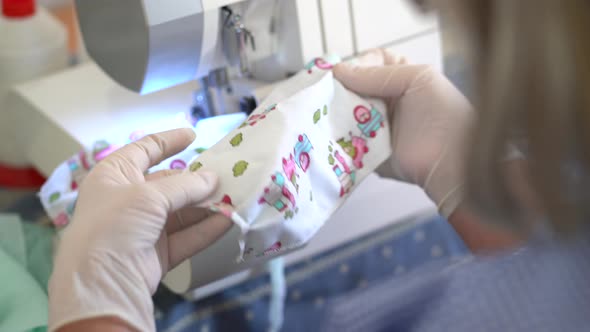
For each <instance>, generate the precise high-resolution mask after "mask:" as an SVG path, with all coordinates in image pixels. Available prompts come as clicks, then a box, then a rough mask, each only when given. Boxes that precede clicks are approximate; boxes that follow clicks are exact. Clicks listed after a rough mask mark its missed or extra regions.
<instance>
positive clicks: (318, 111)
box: [313, 110, 322, 124]
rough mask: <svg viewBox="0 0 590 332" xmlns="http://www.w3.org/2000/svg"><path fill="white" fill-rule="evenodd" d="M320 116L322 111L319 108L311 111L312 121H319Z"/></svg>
mask: <svg viewBox="0 0 590 332" xmlns="http://www.w3.org/2000/svg"><path fill="white" fill-rule="evenodd" d="M321 117H322V113H321V112H320V110H317V111H315V113H313V123H314V124H315V123H318V121H320V118H321Z"/></svg>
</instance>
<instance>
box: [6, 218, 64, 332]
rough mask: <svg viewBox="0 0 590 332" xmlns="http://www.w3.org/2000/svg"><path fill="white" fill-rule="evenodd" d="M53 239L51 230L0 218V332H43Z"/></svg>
mask: <svg viewBox="0 0 590 332" xmlns="http://www.w3.org/2000/svg"><path fill="white" fill-rule="evenodd" d="M53 235H54V232H53V230H52V229H51V228H48V227H43V226H38V225H33V224H27V223H23V222H21V220H20V218H18V217H17V216H15V215H6V214H0V266H1V272H2V283H1V284H0V331H15V332H18V331H32V332H42V331H46V330H47V327H46V325H47V282H48V280H49V276H50V274H51V268H52V251H53V248H52V244H53Z"/></svg>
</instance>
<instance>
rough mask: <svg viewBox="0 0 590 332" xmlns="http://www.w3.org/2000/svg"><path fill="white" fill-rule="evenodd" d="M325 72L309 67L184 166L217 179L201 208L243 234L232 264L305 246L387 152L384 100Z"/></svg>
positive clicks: (319, 65)
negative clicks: (227, 219)
mask: <svg viewBox="0 0 590 332" xmlns="http://www.w3.org/2000/svg"><path fill="white" fill-rule="evenodd" d="M330 69H331V65H330V64H328V63H327V62H325V61H323V60H322V59H317V60H315V61H313V62H312V63H310V64H309V65H308V66H306V70H304V71H302V72H300V73H298V74H297V75H296V76H294V77H292V78H290V79H289V80H287V81H285V82H284V83H282V84H280V85H279V86H278V87H277V88H276V89H275V90H274V92H273V93H271V95H270V96H269V97H268V98H267V99H266V100H265V101H264V102H263V103H262V104H261V105H260V106H259V107H258V108H257V109H256V110H255V111H254V112H253V114H252V115H250V117H249V118H248V119H247V120H246V122H245V123H244V124H243V125H242V126H240V127H239V128H237V129H235V130H233V131H232V132H231V133H230V134H229V135H227V136H226V137H225V138H224V139H222V140H221V141H220V142H218V143H217V144H216V145H214V146H213V147H212V148H210V149H208V150H207V151H205V152H204V153H203V154H201V155H200V156H198V157H197V158H196V159H195V160H193V161H192V162H191V163H190V165H189V171H195V170H199V169H200V170H210V171H214V172H216V173H217V174H219V177H220V186H219V189H218V191H217V192H216V194H215V195H214V196H213V199H212V201H211V202H210V203H208V204H207V205H205V206H207V207H209V208H211V209H213V210H214V211H219V212H222V213H224V214H225V215H227V216H228V217H230V218H231V219H232V220H233V221H234V222H235V224H236V225H237V226H238V227H239V228H240V229H241V237H240V240H239V244H240V251H241V252H240V257H238V260H244V261H258V260H260V261H266V260H268V258H270V257H272V256H277V255H279V254H281V253H285V252H288V251H291V250H294V249H297V248H299V247H301V246H303V245H305V244H306V243H307V242H308V241H309V240H310V238H311V237H312V236H313V235H314V234H316V232H317V231H318V230H319V229H320V227H321V226H322V225H323V224H324V222H325V221H326V220H328V219H329V217H330V216H331V215H332V214H333V213H334V212H335V211H336V209H338V208H339V207H340V206H341V205H342V204H343V203H344V202H345V200H346V198H347V196H348V194H349V193H350V192H351V191H352V190H354V187H355V186H356V185H357V184H358V183H360V182H361V181H362V180H363V179H364V178H365V177H366V176H367V175H368V174H370V173H371V172H372V171H374V170H375V169H376V168H377V167H378V166H379V165H380V164H381V163H382V162H383V161H385V160H386V159H387V158H388V157H389V155H390V154H391V149H390V133H389V125H388V121H387V119H386V118H385V112H384V109H385V107H384V105H383V103H382V102H381V101H377V100H371V101H368V100H365V99H362V98H360V97H359V96H357V95H355V94H354V93H352V92H350V91H348V90H346V89H345V88H344V87H343V86H342V85H341V84H340V83H339V82H338V81H336V80H334V78H333V76H332V72H331V70H330ZM359 222H361V221H359Z"/></svg>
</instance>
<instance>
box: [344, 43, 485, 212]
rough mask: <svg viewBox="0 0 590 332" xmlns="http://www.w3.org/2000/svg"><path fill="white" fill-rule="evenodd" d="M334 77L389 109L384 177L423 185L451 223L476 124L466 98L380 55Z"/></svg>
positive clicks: (433, 76)
mask: <svg viewBox="0 0 590 332" xmlns="http://www.w3.org/2000/svg"><path fill="white" fill-rule="evenodd" d="M334 76H335V78H336V79H338V80H339V81H340V82H341V83H342V84H343V85H344V86H345V87H347V88H348V89H350V90H352V91H354V92H356V93H358V94H361V95H366V96H371V97H379V98H383V99H385V101H386V103H387V105H388V118H389V119H390V121H391V131H392V132H391V137H392V141H391V148H392V158H391V159H390V167H387V168H386V169H385V172H381V173H380V175H382V176H383V175H385V176H390V177H393V178H395V179H398V180H402V181H405V182H409V183H412V184H416V185H419V186H420V187H422V188H423V189H424V190H425V192H426V194H427V195H428V196H429V197H430V198H431V199H432V200H433V201H434V202H435V203H436V204H437V206H438V208H439V211H440V213H441V214H442V215H443V216H445V217H448V216H449V215H450V214H451V213H452V212H453V211H454V210H455V209H456V207H457V206H458V205H459V203H460V202H461V201H462V190H461V189H462V184H463V180H464V178H463V177H464V176H463V173H464V167H463V163H464V158H465V153H466V151H465V150H466V144H465V143H466V135H467V134H468V131H469V129H470V127H471V124H472V123H473V119H474V112H473V111H472V107H471V105H470V104H469V102H468V101H467V99H466V98H465V97H464V96H463V94H461V92H459V90H457V88H455V86H453V84H452V83H451V82H450V81H449V80H448V79H447V78H445V76H444V75H443V74H442V73H440V72H438V71H436V70H435V69H433V68H431V67H430V66H426V65H409V64H406V61H405V59H403V58H401V57H396V56H395V55H394V54H392V53H390V52H388V51H385V50H380V49H378V50H373V51H370V52H368V53H367V54H365V55H364V56H362V57H361V58H359V59H358V60H357V64H351V63H341V64H338V65H336V66H335V68H334Z"/></svg>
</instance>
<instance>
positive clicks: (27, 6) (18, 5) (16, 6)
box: [2, 0, 36, 18]
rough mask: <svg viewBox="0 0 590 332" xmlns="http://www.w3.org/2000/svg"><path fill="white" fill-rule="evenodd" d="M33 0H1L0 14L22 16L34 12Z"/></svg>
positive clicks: (14, 16)
mask: <svg viewBox="0 0 590 332" xmlns="http://www.w3.org/2000/svg"><path fill="white" fill-rule="evenodd" d="M35 8H36V6H35V0H2V14H3V15H4V16H6V17H12V18H22V17H28V16H32V15H34V14H35Z"/></svg>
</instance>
